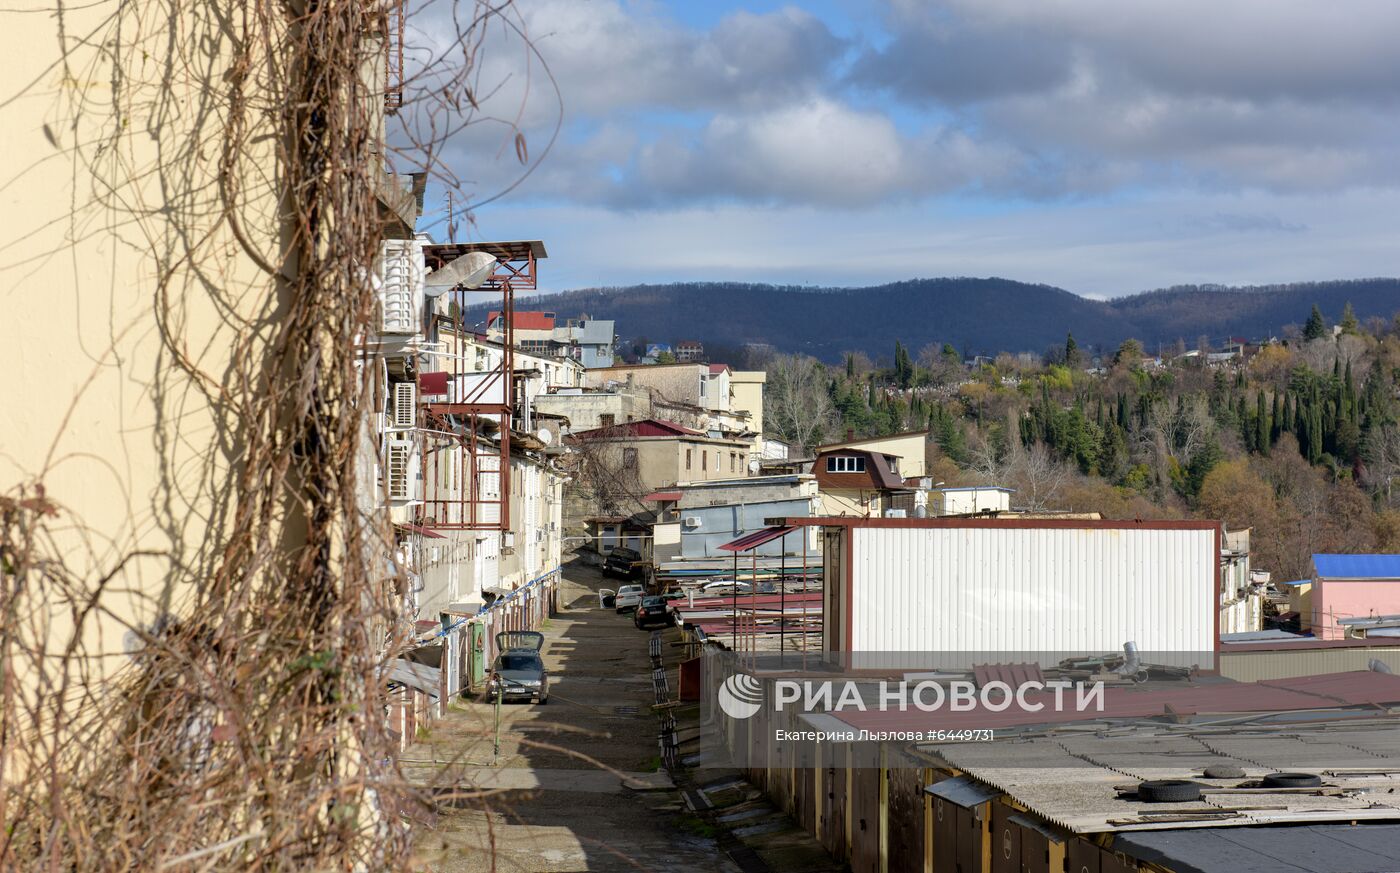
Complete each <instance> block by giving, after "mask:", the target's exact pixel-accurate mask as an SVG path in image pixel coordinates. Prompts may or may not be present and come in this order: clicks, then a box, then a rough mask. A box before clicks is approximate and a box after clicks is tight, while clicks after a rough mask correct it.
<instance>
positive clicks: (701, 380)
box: [700, 376, 705, 400]
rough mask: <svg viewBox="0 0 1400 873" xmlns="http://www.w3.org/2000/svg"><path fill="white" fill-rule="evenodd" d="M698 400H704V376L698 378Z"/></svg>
mask: <svg viewBox="0 0 1400 873" xmlns="http://www.w3.org/2000/svg"><path fill="white" fill-rule="evenodd" d="M700 399H701V400H704V399H705V377H704V376H701V377H700Z"/></svg>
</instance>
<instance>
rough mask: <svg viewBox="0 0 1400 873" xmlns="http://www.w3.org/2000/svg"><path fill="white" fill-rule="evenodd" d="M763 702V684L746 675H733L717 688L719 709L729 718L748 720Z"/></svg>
mask: <svg viewBox="0 0 1400 873" xmlns="http://www.w3.org/2000/svg"><path fill="white" fill-rule="evenodd" d="M762 701H763V683H761V682H759V681H758V680H757V679H755V678H754V677H752V676H750V675H748V674H747V673H735V674H734V675H732V676H730V677H729V678H728V679H725V680H724V682H723V683H721V684H720V686H719V708H720V709H722V710H723V711H724V714H725V715H727V716H729V717H730V718H748V717H750V716H752V715H753V714H754V713H756V712H758V708H759V705H760V704H761V703H762Z"/></svg>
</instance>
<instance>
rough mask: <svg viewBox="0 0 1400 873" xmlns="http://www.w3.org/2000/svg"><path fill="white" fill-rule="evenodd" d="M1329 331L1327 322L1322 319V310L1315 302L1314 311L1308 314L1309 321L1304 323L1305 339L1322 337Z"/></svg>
mask: <svg viewBox="0 0 1400 873" xmlns="http://www.w3.org/2000/svg"><path fill="white" fill-rule="evenodd" d="M1326 333H1327V324H1326V322H1324V321H1323V320H1322V310H1321V309H1318V308H1317V304H1316V303H1314V304H1313V308H1312V313H1311V314H1310V315H1308V323H1307V324H1305V325H1303V339H1305V340H1315V339H1322V337H1323V336H1324V335H1325V334H1326Z"/></svg>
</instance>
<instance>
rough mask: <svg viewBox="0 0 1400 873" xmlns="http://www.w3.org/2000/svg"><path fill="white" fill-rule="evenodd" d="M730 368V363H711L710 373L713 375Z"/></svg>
mask: <svg viewBox="0 0 1400 873" xmlns="http://www.w3.org/2000/svg"><path fill="white" fill-rule="evenodd" d="M728 369H729V365H728V364H711V365H710V374H711V375H713V374H715V373H723V372H724V371H725V370H728Z"/></svg>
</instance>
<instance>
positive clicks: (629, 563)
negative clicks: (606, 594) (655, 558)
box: [603, 546, 647, 579]
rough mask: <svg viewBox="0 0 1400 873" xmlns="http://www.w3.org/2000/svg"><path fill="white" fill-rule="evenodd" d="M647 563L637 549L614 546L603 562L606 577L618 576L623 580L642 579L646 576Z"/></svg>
mask: <svg viewBox="0 0 1400 873" xmlns="http://www.w3.org/2000/svg"><path fill="white" fill-rule="evenodd" d="M646 567H647V562H646V561H645V560H643V558H642V555H641V553H640V552H638V551H637V550H636V549H629V548H627V547H626V546H614V547H613V550H612V551H611V552H609V553H608V557H607V559H606V560H604V561H603V575H604V576H618V577H621V578H623V579H641V578H643V577H644V576H645V575H646Z"/></svg>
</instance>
